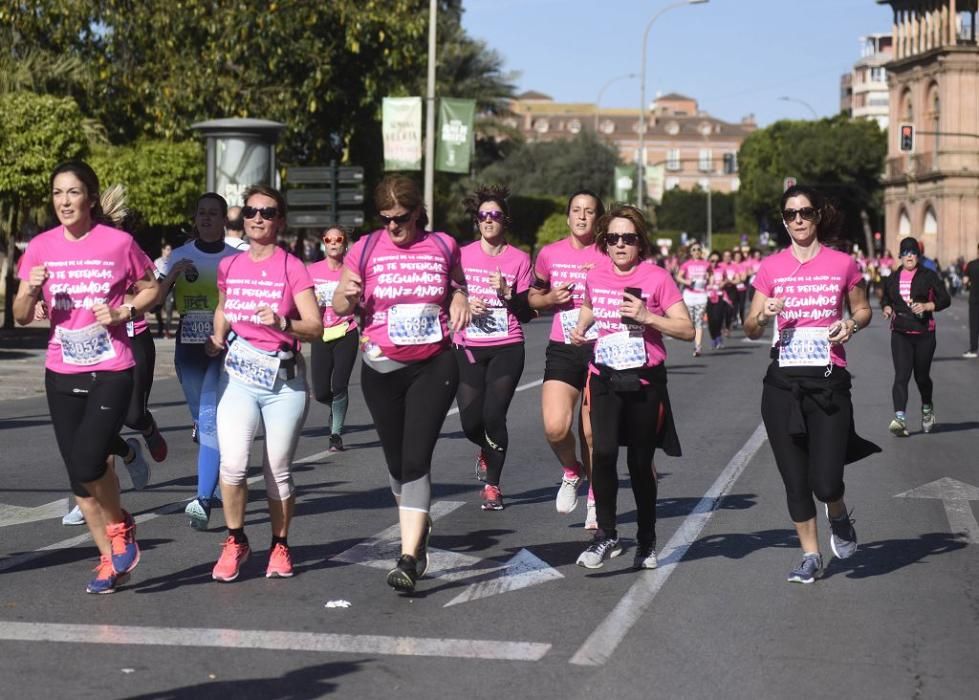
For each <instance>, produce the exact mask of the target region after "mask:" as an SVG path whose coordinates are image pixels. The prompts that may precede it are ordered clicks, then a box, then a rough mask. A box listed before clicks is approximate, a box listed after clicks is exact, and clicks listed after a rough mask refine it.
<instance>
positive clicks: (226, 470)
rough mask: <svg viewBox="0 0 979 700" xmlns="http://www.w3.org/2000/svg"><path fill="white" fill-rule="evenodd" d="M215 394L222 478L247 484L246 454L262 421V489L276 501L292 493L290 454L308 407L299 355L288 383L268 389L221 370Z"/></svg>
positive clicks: (293, 451)
mask: <svg viewBox="0 0 979 700" xmlns="http://www.w3.org/2000/svg"><path fill="white" fill-rule="evenodd" d="M219 396H220V398H219V399H218V415H217V423H218V448H219V450H220V453H221V481H222V482H224V483H225V484H228V485H230V486H238V485H240V484H243V483H245V478H246V472H247V470H248V455H249V453H250V452H251V447H252V440H254V439H255V433H256V432H257V431H258V425H259V423H260V422H261V423H263V424H264V425H265V455H264V459H263V460H262V471H263V474H264V476H265V491H266V493H267V494H268V497H269V498H270V499H271V500H274V501H284V500H286V499H287V498H289V497H290V496H292V494H293V483H292V458H293V455H294V454H295V452H296V444H297V443H298V442H299V434H300V432H301V431H302V428H303V424H304V423H305V422H306V409H307V407H308V405H309V401H308V389H307V386H306V366H305V363H304V361H303V357H302V355H297V356H296V376H295V377H294V378H293V379H290V380H289V381H284V380H282V379H278V380H277V381H276V383H275V387H274V388H273V389H271V390H269V389H262V388H259V387H256V386H252V385H250V384H245V383H244V382H241V381H239V380H237V379H233V378H231V377H229V376H228V373H227V372H226V371H223V369H222V372H221V382H220V385H219Z"/></svg>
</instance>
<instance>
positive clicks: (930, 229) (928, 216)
mask: <svg viewBox="0 0 979 700" xmlns="http://www.w3.org/2000/svg"><path fill="white" fill-rule="evenodd" d="M922 231H923V232H924V234H925V235H926V236H934V235H937V234H938V217H937V216H936V215H935V209H934V208H933V207H931V206H929V207H928V209H926V210H925V225H924V226H923V227H922Z"/></svg>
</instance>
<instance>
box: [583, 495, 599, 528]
mask: <svg viewBox="0 0 979 700" xmlns="http://www.w3.org/2000/svg"><path fill="white" fill-rule="evenodd" d="M585 529H586V530H597V529H598V512H597V510H596V509H595V501H585Z"/></svg>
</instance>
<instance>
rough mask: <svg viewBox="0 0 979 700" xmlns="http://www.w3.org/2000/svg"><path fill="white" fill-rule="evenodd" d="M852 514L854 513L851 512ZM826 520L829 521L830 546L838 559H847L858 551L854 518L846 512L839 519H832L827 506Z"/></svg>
mask: <svg viewBox="0 0 979 700" xmlns="http://www.w3.org/2000/svg"><path fill="white" fill-rule="evenodd" d="M851 512H852V511H851ZM826 519H827V520H829V529H830V530H831V532H832V534H831V535H830V537H829V546H830V547H831V548H832V550H833V554H835V555H836V557H837V558H838V559H846V558H848V557H851V556H853V553H854V552H856V551H857V531H856V530H854V529H853V518H851V517H850V513H848V512H844V513H843V515H841V516H840V517H838V518H831V517H830V515H829V505H826Z"/></svg>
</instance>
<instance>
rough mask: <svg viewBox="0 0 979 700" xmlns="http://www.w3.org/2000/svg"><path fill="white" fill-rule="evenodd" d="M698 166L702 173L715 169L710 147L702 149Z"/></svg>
mask: <svg viewBox="0 0 979 700" xmlns="http://www.w3.org/2000/svg"><path fill="white" fill-rule="evenodd" d="M697 167H698V168H699V169H700V172H702V173H709V172H711V171H712V170H713V169H714V156H713V153H712V152H711V150H710V149H709V148H701V149H700V156H699V157H698V158H697Z"/></svg>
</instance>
